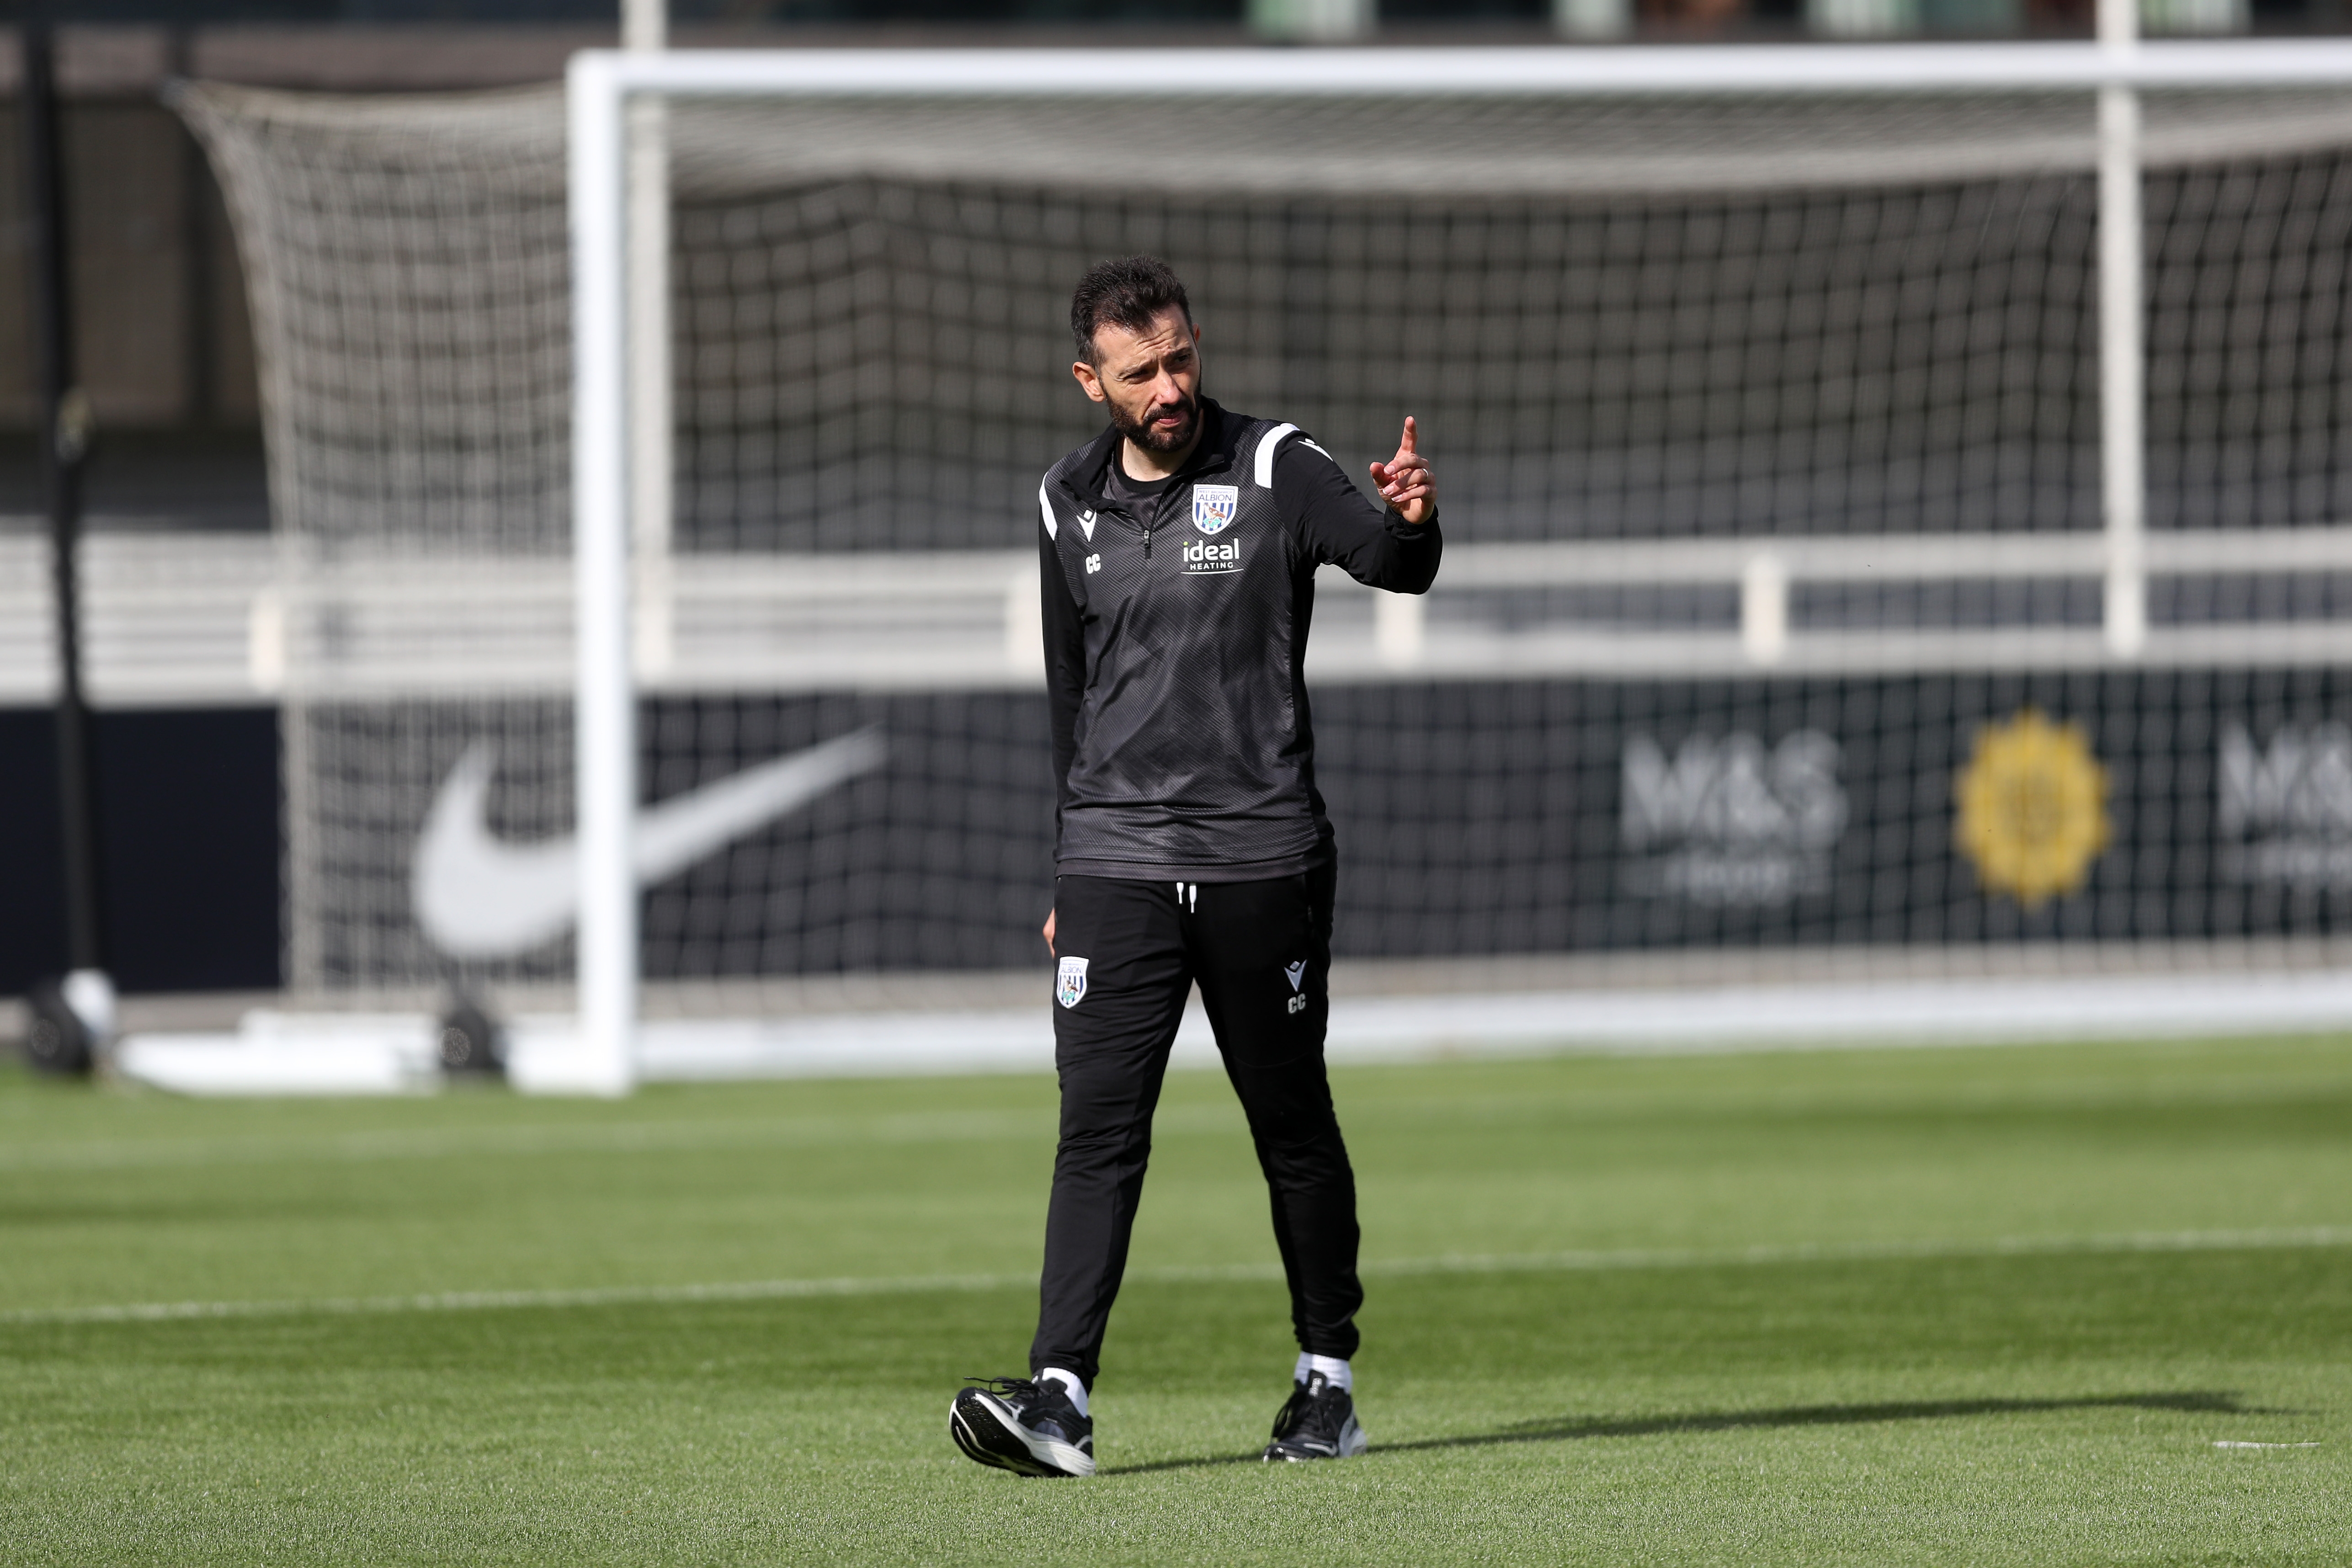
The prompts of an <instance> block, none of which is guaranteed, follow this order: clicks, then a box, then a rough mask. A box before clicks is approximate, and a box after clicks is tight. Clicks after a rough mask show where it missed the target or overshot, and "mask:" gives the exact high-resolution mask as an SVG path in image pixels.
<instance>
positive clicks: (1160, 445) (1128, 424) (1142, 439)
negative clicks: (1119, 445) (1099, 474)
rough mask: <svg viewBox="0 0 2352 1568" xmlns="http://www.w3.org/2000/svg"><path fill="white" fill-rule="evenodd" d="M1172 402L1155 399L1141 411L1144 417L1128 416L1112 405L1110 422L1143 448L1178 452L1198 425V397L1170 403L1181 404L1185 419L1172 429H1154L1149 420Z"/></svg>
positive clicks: (1162, 451)
mask: <svg viewBox="0 0 2352 1568" xmlns="http://www.w3.org/2000/svg"><path fill="white" fill-rule="evenodd" d="M1172 406H1178V407H1181V409H1182V410H1183V413H1184V422H1183V423H1181V424H1179V425H1178V426H1176V428H1175V429H1173V430H1171V431H1167V432H1164V433H1163V432H1161V431H1160V430H1158V429H1155V428H1154V427H1153V425H1152V423H1151V422H1152V421H1153V420H1155V419H1157V418H1159V417H1160V415H1161V414H1163V413H1167V412H1168V410H1169V409H1170V407H1171V404H1168V403H1164V402H1160V403H1154V404H1152V405H1151V406H1150V408H1148V409H1145V410H1144V411H1143V417H1142V418H1141V419H1139V420H1129V418H1128V417H1127V415H1126V414H1124V413H1120V412H1119V410H1118V408H1117V407H1116V406H1114V407H1113V408H1112V409H1111V411H1110V422H1111V424H1112V426H1113V427H1114V428H1116V429H1117V430H1118V433H1119V434H1121V435H1124V436H1126V437H1127V438H1128V439H1129V441H1132V442H1134V443H1135V444H1137V445H1138V446H1140V447H1141V448H1143V450H1145V451H1146V452H1160V453H1168V452H1181V451H1183V450H1184V448H1185V446H1186V445H1187V444H1190V443H1191V441H1192V435H1193V433H1194V432H1195V431H1197V430H1199V429H1200V428H1201V400H1200V399H1199V398H1197V397H1187V398H1185V399H1184V401H1183V402H1182V403H1181V404H1178V405H1172Z"/></svg>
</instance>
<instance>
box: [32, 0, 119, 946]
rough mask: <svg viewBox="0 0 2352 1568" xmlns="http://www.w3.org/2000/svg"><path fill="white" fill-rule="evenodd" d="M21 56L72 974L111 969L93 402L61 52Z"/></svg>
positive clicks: (39, 27)
mask: <svg viewBox="0 0 2352 1568" xmlns="http://www.w3.org/2000/svg"><path fill="white" fill-rule="evenodd" d="M19 37H20V38H21V39H22V41H23V52H24V96H23V98H22V99H21V100H20V101H21V103H22V107H23V113H24V140H25V196H26V217H27V218H28V219H29V220H30V224H29V226H30V229H31V239H32V246H31V256H30V258H29V259H30V261H31V263H32V266H31V268H30V271H31V275H32V284H33V288H32V302H33V343H34V350H35V361H36V369H37V372H38V374H39V376H40V406H41V430H42V436H43V439H42V441H41V443H40V447H41V476H42V480H43V482H44V484H43V487H44V488H45V489H46V491H47V497H48V505H49V545H50V558H51V573H52V577H51V594H52V601H53V602H54V603H55V605H56V607H57V629H58V704H57V725H58V848H59V850H60V851H61V852H62V859H63V860H64V862H65V876H66V908H65V915H66V955H67V965H68V968H70V969H74V970H86V971H92V972H98V973H102V972H103V971H104V970H105V967H106V946H105V938H104V918H103V912H102V910H101V909H100V892H99V880H98V821H97V815H98V814H97V811H96V810H95V804H94V801H93V799H92V790H91V782H92V779H91V769H90V737H89V709H88V708H87V706H85V705H84V703H83V700H82V686H81V591H80V583H79V574H78V573H77V571H76V570H75V568H76V556H77V553H78V549H79V544H80V541H81V478H82V474H81V470H82V459H83V457H84V455H86V453H87V451H88V448H89V434H90V421H89V400H88V399H86V398H85V397H84V396H83V395H82V392H81V389H80V388H79V386H77V385H76V384H75V380H74V357H73V293H72V280H71V277H70V276H69V274H68V268H67V261H66V247H67V234H66V200H65V182H64V177H63V159H62V157H61V155H60V149H59V147H58V91H57V51H56V46H55V40H54V36H53V35H52V34H51V32H50V30H49V26H48V24H47V21H45V20H42V19H40V18H38V17H34V18H30V19H28V20H27V21H26V24H25V26H24V28H23V30H22V31H21V33H20V34H19Z"/></svg>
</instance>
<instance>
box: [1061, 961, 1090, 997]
mask: <svg viewBox="0 0 2352 1568" xmlns="http://www.w3.org/2000/svg"><path fill="white" fill-rule="evenodd" d="M1086 994H1087V961H1086V960H1085V959H1084V958H1065V959H1063V960H1062V968H1061V973H1060V974H1059V975H1057V976H1056V977H1055V984H1054V999H1055V1001H1057V1002H1059V1003H1061V1004H1062V1005H1063V1006H1064V1007H1066V1008H1074V1007H1076V1006H1077V1005H1078V998H1080V997H1083V996H1085V995H1086Z"/></svg>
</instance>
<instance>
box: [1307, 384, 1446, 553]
mask: <svg viewBox="0 0 2352 1568" xmlns="http://www.w3.org/2000/svg"><path fill="white" fill-rule="evenodd" d="M1416 434H1417V433H1416V432H1415V430H1414V428H1413V423H1412V420H1410V419H1408V420H1406V421H1405V439H1404V443H1403V444H1402V445H1400V446H1399V447H1398V449H1397V455H1396V456H1395V457H1394V458H1392V459H1391V460H1390V461H1389V462H1387V463H1375V464H1373V465H1371V467H1372V478H1373V482H1374V483H1376V484H1378V485H1379V486H1381V495H1382V498H1383V499H1385V500H1387V501H1389V503H1390V504H1389V505H1388V506H1386V507H1382V506H1381V505H1379V504H1378V503H1377V502H1374V501H1372V500H1371V499H1370V498H1369V497H1366V496H1365V494H1364V493H1363V492H1362V491H1361V490H1359V489H1357V488H1356V486H1355V484H1354V483H1353V481H1351V480H1349V477H1348V476H1347V473H1346V471H1345V470H1343V469H1342V468H1341V467H1340V466H1339V464H1337V463H1335V462H1333V461H1332V460H1331V458H1330V457H1329V456H1328V455H1327V454H1326V453H1325V452H1324V451H1323V449H1322V448H1321V447H1319V446H1317V445H1315V444H1313V443H1312V442H1310V441H1308V440H1307V438H1306V437H1305V436H1303V435H1294V436H1292V437H1291V438H1290V439H1289V440H1287V441H1286V442H1285V443H1284V444H1283V446H1282V449H1281V450H1280V451H1279V452H1277V453H1276V455H1275V460H1274V494H1275V499H1276V501H1277V502H1278V503H1279V504H1280V506H1281V507H1282V515H1283V517H1285V518H1286V519H1288V520H1289V522H1290V524H1291V526H1292V527H1293V528H1296V529H1297V531H1298V537H1299V542H1300V544H1301V546H1302V548H1303V549H1305V550H1306V552H1307V556H1308V557H1309V558H1310V559H1313V560H1315V561H1317V562H1318V563H1319V562H1322V561H1330V562H1333V563H1335V564H1336V565H1338V566H1339V567H1340V568H1342V569H1343V570H1346V572H1347V573H1348V575H1349V576H1350V577H1352V578H1354V579H1355V580H1357V581H1358V582H1360V583H1362V584H1364V585H1365V586H1366V587H1368V588H1384V589H1387V590H1388V591H1390V592H1391V593H1423V592H1426V591H1428V588H1429V585H1430V584H1431V583H1432V582H1433V581H1434V580H1436V578H1437V562H1438V558H1439V556H1440V555H1441V554H1442V553H1443V552H1444V537H1443V536H1442V535H1441V533H1440V532H1439V529H1438V526H1437V484H1436V480H1435V478H1434V477H1433V476H1432V475H1431V473H1430V470H1429V463H1428V460H1427V459H1425V458H1423V457H1422V456H1421V455H1420V454H1419V453H1417V452H1415V451H1414V450H1413V442H1414V440H1415V439H1416Z"/></svg>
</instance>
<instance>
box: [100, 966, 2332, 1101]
mask: <svg viewBox="0 0 2352 1568" xmlns="http://www.w3.org/2000/svg"><path fill="white" fill-rule="evenodd" d="M2347 1025H2352V974H2345V973H2303V974H2270V975H2242V976H2227V977H2215V976H2210V975H2198V976H2182V977H2176V978H2154V979H2151V978H2148V977H2083V978H2065V979H2047V980H2010V979H1984V980H1938V981H1927V982H1911V983H1904V984H1884V985H1790V986H1741V987H1727V988H1719V989H1685V990H1676V991H1623V990H1610V991H1545V992H1517V993H1507V994H1498V995H1490V996H1463V995H1449V996H1423V997H1370V998H1359V999H1355V1000H1339V1001H1335V1002H1334V1003H1333V1004H1332V1008H1331V1028H1330V1035H1329V1043H1328V1047H1327V1054H1328V1056H1329V1058H1330V1060H1331V1061H1335V1062H1340V1063H1349V1062H1375V1061H1426V1060H1431V1059H1436V1058H1445V1057H1475V1056H1538V1055H1545V1054H1550V1053H1555V1052H1557V1053H1562V1054H1570V1053H1587V1052H1589V1053H1597V1054H1649V1053H1656V1054H1678V1053H1691V1054H1702V1053H1708V1052H1716V1051H1789V1050H1804V1049H1808V1048H1815V1047H1819V1048H1844V1049H1852V1048H1858V1047H1867V1046H1874V1045H1965V1044H1987V1045H1990V1044H2016V1043H2028V1042H2055V1041H2063V1040H2129V1039H2137V1038H2151V1037H2156V1038H2169V1039H2183V1038H2191V1037H2196V1036H2232V1035H2241V1036H2253V1035H2263V1034H2307V1033H2322V1032H2333V1031H2336V1030H2343V1029H2345V1028H2347ZM571 1041H572V1024H571V1020H570V1019H564V1018H559V1017H551V1016H526V1017H523V1018H520V1019H516V1020H515V1022H514V1024H513V1026H512V1030H511V1034H510V1043H509V1063H508V1069H509V1078H510V1080H511V1081H512V1082H513V1083H514V1085H515V1087H517V1088H518V1089H520V1090H522V1091H524V1092H551V1093H566V1092H581V1091H582V1090H583V1088H586V1087H592V1086H588V1085H585V1084H583V1082H582V1081H581V1080H580V1079H579V1077H578V1075H577V1074H576V1073H574V1072H573V1071H571V1063H570V1060H569V1057H570V1047H571ZM433 1045H434V1033H433V1020H432V1019H430V1018H428V1017H427V1016H425V1014H422V1013H418V1014H414V1015H371V1016H365V1017H361V1016H352V1015H336V1014H319V1015H312V1016H307V1017H306V1016H302V1015H295V1014H286V1013H276V1012H268V1013H254V1014H249V1015H247V1019H246V1022H245V1025H244V1028H243V1029H242V1030H239V1032H237V1033H236V1034H143V1035H134V1036H131V1037H130V1038H128V1039H126V1040H123V1041H122V1042H121V1045H120V1046H119V1047H118V1048H117V1051H116V1053H115V1070H116V1071H118V1072H119V1073H121V1075H122V1076H123V1077H125V1078H129V1079H132V1080H135V1081H137V1082H143V1083H148V1084H152V1085H153V1086H154V1087H156V1088H160V1089H168V1090H172V1091H174V1092H180V1093H185V1094H220V1095H259V1094H404V1093H415V1092H429V1091H430V1090H431V1089H432V1088H433V1087H434V1086H435V1085H436V1084H437V1082H439V1075H438V1074H437V1073H436V1071H435V1068H434V1054H433ZM1216 1061H1217V1055H1216V1046H1215V1043H1214V1041H1213V1040H1212V1038H1211V1036H1210V1033H1209V1028H1208V1021H1207V1019H1205V1018H1204V1017H1203V1016H1202V1013H1201V1010H1200V1009H1199V1008H1198V1007H1197V1006H1195V1007H1193V1008H1192V1009H1189V1010H1188V1011H1187V1013H1186V1014H1185V1018H1184V1024H1183V1027H1182V1029H1181V1030H1180V1031H1179V1032H1178V1034H1177V1038H1176V1047H1175V1051H1174V1054H1173V1057H1172V1059H1171V1065H1172V1066H1176V1067H1180V1068H1183V1067H1210V1066H1213V1065H1215V1064H1216ZM1053 1065H1054V1039H1053V1025H1052V1019H1051V1017H1050V1015H1049V1014H1048V1013H1047V1011H1046V1007H1045V1004H1044V1003H1042V1002H1041V1003H1040V1004H1039V1005H1038V1006H1036V1007H1034V1008H1022V1009H974V1010H965V1011H949V1010H940V1011H905V1012H856V1013H837V1014H829V1015H816V1016H812V1017H803V1018H796V1019H789V1020H782V1019H776V1020H759V1019H667V1020H656V1021H650V1022H647V1023H646V1024H645V1025H644V1026H643V1028H642V1029H641V1030H640V1032H639V1036H638V1063H637V1066H638V1076H639V1078H640V1079H641V1080H642V1081H644V1082H735V1081H743V1080H750V1079H761V1078H860V1077H889V1076H916V1075H923V1074H955V1073H973V1072H1046V1071H1052V1070H1053Z"/></svg>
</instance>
